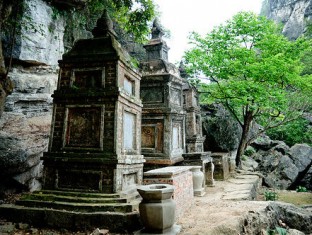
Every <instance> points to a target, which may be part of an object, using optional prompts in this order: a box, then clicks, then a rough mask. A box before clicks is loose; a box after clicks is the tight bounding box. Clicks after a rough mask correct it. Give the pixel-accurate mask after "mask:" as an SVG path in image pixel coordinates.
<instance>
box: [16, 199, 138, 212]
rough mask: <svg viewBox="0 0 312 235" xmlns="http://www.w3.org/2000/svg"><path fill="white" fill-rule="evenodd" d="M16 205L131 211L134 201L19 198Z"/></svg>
mask: <svg viewBox="0 0 312 235" xmlns="http://www.w3.org/2000/svg"><path fill="white" fill-rule="evenodd" d="M16 205H20V206H26V207H35V208H53V209H58V210H67V211H77V212H100V211H110V212H124V213H125V212H131V211H134V210H135V209H136V208H135V207H136V203H132V204H130V203H78V202H62V201H40V200H19V201H17V202H16Z"/></svg>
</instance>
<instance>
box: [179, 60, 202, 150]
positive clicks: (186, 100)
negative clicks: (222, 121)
mask: <svg viewBox="0 0 312 235" xmlns="http://www.w3.org/2000/svg"><path fill="white" fill-rule="evenodd" d="M179 71H180V75H181V77H182V78H183V79H184V80H183V108H184V110H185V111H186V122H185V126H186V153H193V152H203V151H204V141H205V139H206V137H205V136H203V130H202V117H201V109H200V105H199V97H198V95H199V94H198V91H197V89H196V87H195V86H193V85H192V84H191V83H190V82H189V81H187V75H186V74H185V72H184V65H183V63H180V67H179Z"/></svg>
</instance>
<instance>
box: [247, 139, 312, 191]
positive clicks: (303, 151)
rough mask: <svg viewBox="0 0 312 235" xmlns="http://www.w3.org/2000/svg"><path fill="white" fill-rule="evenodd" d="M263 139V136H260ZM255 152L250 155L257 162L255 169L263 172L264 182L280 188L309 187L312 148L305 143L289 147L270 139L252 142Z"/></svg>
mask: <svg viewBox="0 0 312 235" xmlns="http://www.w3.org/2000/svg"><path fill="white" fill-rule="evenodd" d="M262 139H263V138H262ZM252 146H253V147H255V148H256V150H257V152H256V153H255V154H254V155H253V156H252V157H253V159H254V160H256V161H257V163H258V164H259V165H258V167H257V168H256V170H258V171H260V172H261V173H263V174H264V176H265V177H264V183H265V184H266V185H268V186H270V187H276V188H281V189H288V188H292V189H295V188H296V186H298V185H300V186H305V187H307V188H311V178H310V177H309V176H310V175H311V172H312V170H311V165H312V148H311V147H310V146H309V145H307V144H296V145H294V146H292V147H291V148H289V147H288V146H287V145H286V144H285V143H284V142H281V141H272V140H269V139H268V137H266V138H265V141H264V142H261V140H260V141H257V142H255V143H253V144H252Z"/></svg>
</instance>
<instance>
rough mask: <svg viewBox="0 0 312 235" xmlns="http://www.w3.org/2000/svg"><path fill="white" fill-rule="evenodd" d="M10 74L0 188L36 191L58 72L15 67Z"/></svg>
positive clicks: (0, 135) (1, 131)
mask: <svg viewBox="0 0 312 235" xmlns="http://www.w3.org/2000/svg"><path fill="white" fill-rule="evenodd" d="M10 76H11V79H12V80H13V81H14V83H15V90H14V93H13V94H12V95H11V96H8V98H7V102H6V110H5V111H6V112H4V114H3V117H2V118H1V119H0V189H1V190H0V191H1V192H3V193H6V191H7V190H8V189H10V190H13V191H15V190H16V189H18V188H24V189H26V190H30V191H33V190H36V189H38V188H40V187H41V184H40V180H39V179H40V178H41V176H42V172H41V170H42V163H41V161H40V157H41V156H42V152H44V151H46V150H47V146H48V141H49V134H50V125H51V109H52V98H51V93H52V91H53V90H54V89H55V88H56V81H57V74H56V73H55V72H53V71H51V70H50V69H47V68H39V67H37V68H36V69H34V70H27V71H26V70H19V69H14V71H13V72H12V73H10ZM0 196H1V195H0Z"/></svg>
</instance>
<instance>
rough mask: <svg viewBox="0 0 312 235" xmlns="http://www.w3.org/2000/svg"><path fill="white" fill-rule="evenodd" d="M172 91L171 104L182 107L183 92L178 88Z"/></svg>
mask: <svg viewBox="0 0 312 235" xmlns="http://www.w3.org/2000/svg"><path fill="white" fill-rule="evenodd" d="M170 91H171V98H170V100H171V103H173V104H175V105H178V106H181V96H182V93H181V90H179V89H176V88H171V90H170Z"/></svg>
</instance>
